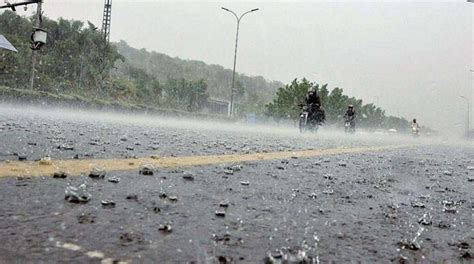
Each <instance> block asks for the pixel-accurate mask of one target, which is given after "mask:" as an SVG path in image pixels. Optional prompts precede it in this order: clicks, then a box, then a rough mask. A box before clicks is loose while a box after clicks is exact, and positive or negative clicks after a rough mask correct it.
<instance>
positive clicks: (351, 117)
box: [344, 104, 356, 131]
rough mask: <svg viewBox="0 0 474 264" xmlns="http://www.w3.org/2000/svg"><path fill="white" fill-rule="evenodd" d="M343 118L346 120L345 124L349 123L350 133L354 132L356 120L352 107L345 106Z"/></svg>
mask: <svg viewBox="0 0 474 264" xmlns="http://www.w3.org/2000/svg"><path fill="white" fill-rule="evenodd" d="M344 118H345V119H346V122H349V124H350V128H351V130H352V131H355V118H356V112H355V110H354V106H353V105H351V104H350V105H349V106H347V110H346V113H345V114H344Z"/></svg>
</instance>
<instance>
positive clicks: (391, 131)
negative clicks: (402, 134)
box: [388, 128, 398, 133]
mask: <svg viewBox="0 0 474 264" xmlns="http://www.w3.org/2000/svg"><path fill="white" fill-rule="evenodd" d="M388 132H389V133H398V131H397V130H396V129H395V128H390V129H389V130H388Z"/></svg>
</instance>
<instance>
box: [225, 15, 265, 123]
mask: <svg viewBox="0 0 474 264" xmlns="http://www.w3.org/2000/svg"><path fill="white" fill-rule="evenodd" d="M222 9H223V10H225V11H227V12H230V13H231V14H233V15H234V16H235V19H237V32H236V34H235V51H234V69H233V71H232V90H231V93H230V107H229V116H232V115H233V114H234V93H235V91H234V88H235V65H236V63H237V43H238V41H239V28H240V20H241V19H242V17H244V16H245V15H246V14H248V13H251V12H255V11H258V8H254V9H252V10H249V11H247V12H245V13H243V14H242V15H240V16H238V15H237V14H236V13H235V12H234V11H232V10H230V9H228V8H225V7H222Z"/></svg>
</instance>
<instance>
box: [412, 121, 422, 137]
mask: <svg viewBox="0 0 474 264" xmlns="http://www.w3.org/2000/svg"><path fill="white" fill-rule="evenodd" d="M411 131H412V133H413V135H414V136H418V133H419V132H420V125H419V124H418V123H417V122H416V118H413V122H412V123H411Z"/></svg>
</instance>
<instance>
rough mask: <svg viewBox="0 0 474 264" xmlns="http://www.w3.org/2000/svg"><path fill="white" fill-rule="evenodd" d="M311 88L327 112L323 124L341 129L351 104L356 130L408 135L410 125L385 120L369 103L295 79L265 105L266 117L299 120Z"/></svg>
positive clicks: (398, 119) (322, 85)
mask: <svg viewBox="0 0 474 264" xmlns="http://www.w3.org/2000/svg"><path fill="white" fill-rule="evenodd" d="M310 88H314V89H315V90H316V92H317V94H318V95H319V97H320V99H321V105H322V107H323V109H324V110H325V112H326V124H328V125H339V126H342V125H343V119H342V116H343V115H344V113H345V111H346V109H347V106H348V105H350V104H352V105H353V106H354V109H355V111H356V112H357V123H358V126H361V127H364V128H369V129H377V128H384V129H391V128H394V129H397V130H398V131H407V130H408V129H409V128H410V122H409V121H408V120H406V119H404V118H399V117H394V116H387V115H386V114H385V111H384V110H383V109H381V108H380V107H377V106H375V105H374V104H372V103H369V104H364V103H363V101H362V100H361V99H357V98H355V97H349V96H347V95H345V94H344V91H343V89H341V88H338V87H336V88H333V89H332V90H329V89H328V84H317V83H314V82H310V81H308V80H307V79H305V78H303V79H302V80H298V79H294V80H293V81H292V82H291V83H290V84H287V85H285V86H283V87H280V88H279V89H278V91H277V93H276V97H275V99H274V100H273V101H272V102H271V103H269V104H267V105H266V107H265V114H266V115H267V116H269V117H271V118H273V119H274V120H276V121H279V120H282V119H290V120H298V118H299V115H300V113H301V105H304V104H305V103H306V102H305V100H306V99H305V98H306V94H307V92H308V90H309V89H310Z"/></svg>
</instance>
